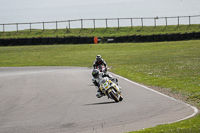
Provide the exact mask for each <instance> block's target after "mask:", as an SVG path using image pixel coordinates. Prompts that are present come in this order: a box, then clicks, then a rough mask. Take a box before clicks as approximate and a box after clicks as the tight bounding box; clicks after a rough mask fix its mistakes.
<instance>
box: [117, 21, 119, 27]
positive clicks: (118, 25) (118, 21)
mask: <svg viewBox="0 0 200 133" xmlns="http://www.w3.org/2000/svg"><path fill="white" fill-rule="evenodd" d="M117 21H118V29H119V18H118V19H117Z"/></svg>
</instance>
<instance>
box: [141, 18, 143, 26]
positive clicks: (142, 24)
mask: <svg viewBox="0 0 200 133" xmlns="http://www.w3.org/2000/svg"><path fill="white" fill-rule="evenodd" d="M141 23H142V27H143V18H141Z"/></svg>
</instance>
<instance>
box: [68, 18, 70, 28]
mask: <svg viewBox="0 0 200 133" xmlns="http://www.w3.org/2000/svg"><path fill="white" fill-rule="evenodd" d="M68 22H69V29H70V28H71V27H70V20H69V21H68Z"/></svg>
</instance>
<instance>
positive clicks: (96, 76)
mask: <svg viewBox="0 0 200 133" xmlns="http://www.w3.org/2000/svg"><path fill="white" fill-rule="evenodd" d="M92 76H93V78H92V82H93V84H94V85H95V86H96V88H97V93H96V97H97V98H100V97H102V96H104V93H102V92H101V90H100V88H99V87H100V84H99V82H100V80H101V79H102V78H103V77H108V78H109V79H110V80H111V81H113V82H115V83H116V84H117V85H118V80H117V78H113V76H112V75H111V74H106V73H103V72H99V70H98V69H94V70H93V71H92ZM120 92H121V87H120Z"/></svg>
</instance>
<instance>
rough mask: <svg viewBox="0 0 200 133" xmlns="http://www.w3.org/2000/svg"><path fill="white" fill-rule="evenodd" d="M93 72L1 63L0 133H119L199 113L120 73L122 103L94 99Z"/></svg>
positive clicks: (103, 98) (89, 69) (78, 68)
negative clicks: (8, 65) (14, 65)
mask: <svg viewBox="0 0 200 133" xmlns="http://www.w3.org/2000/svg"><path fill="white" fill-rule="evenodd" d="M91 72H92V69H91V68H81V67H1V68H0V132H1V133H35V132H37V133H74V132H76V133H95V132H101V133H113V132H115V133H121V132H128V131H133V130H139V129H142V128H147V127H152V126H156V125H158V124H165V123H171V122H175V121H179V120H182V119H186V118H189V117H192V116H194V115H195V114H196V113H197V109H196V108H195V107H192V106H190V105H188V104H185V103H183V102H180V101H178V100H175V99H173V98H170V97H168V96H166V95H163V94H161V93H158V92H156V91H153V90H151V89H149V88H147V87H144V86H141V85H138V84H136V83H134V82H131V81H129V80H127V79H125V78H123V77H117V78H118V80H119V85H120V86H121V87H122V95H123V97H124V100H123V101H122V102H119V103H115V102H114V101H113V100H111V99H108V98H107V97H102V98H100V99H98V98H96V96H95V95H96V88H95V87H94V86H93V84H92V81H91V79H92V75H91ZM113 76H114V77H116V76H117V75H115V74H113Z"/></svg>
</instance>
